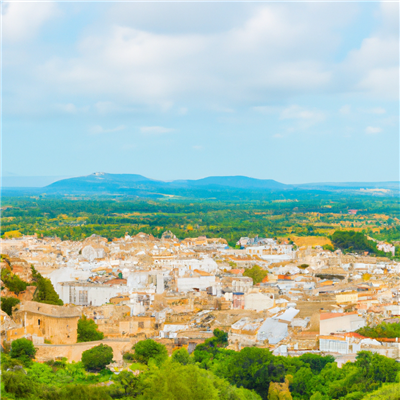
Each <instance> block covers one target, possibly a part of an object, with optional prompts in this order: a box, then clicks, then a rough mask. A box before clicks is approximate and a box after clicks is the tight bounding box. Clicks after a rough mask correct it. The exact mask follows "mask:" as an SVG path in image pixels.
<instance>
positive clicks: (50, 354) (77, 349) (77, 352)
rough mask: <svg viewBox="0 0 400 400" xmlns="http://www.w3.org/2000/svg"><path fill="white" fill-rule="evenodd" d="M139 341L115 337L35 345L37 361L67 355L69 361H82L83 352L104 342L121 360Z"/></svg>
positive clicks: (117, 358)
mask: <svg viewBox="0 0 400 400" xmlns="http://www.w3.org/2000/svg"><path fill="white" fill-rule="evenodd" d="M136 342H137V339H132V340H129V339H119V340H118V339H113V340H108V339H104V340H97V341H94V342H85V343H74V344H61V345H52V344H39V345H36V346H35V347H36V348H37V349H38V351H37V353H36V361H39V362H44V361H47V360H54V359H55V358H56V357H66V358H67V359H68V361H69V362H71V361H76V362H77V361H81V358H82V353H83V352H84V351H86V350H89V349H91V348H92V347H95V346H98V345H99V344H101V343H103V344H106V345H107V346H110V347H112V349H113V352H114V356H113V359H114V360H115V361H121V360H122V355H123V354H124V353H125V352H127V351H130V350H131V348H132V346H133V345H134V344H135V343H136Z"/></svg>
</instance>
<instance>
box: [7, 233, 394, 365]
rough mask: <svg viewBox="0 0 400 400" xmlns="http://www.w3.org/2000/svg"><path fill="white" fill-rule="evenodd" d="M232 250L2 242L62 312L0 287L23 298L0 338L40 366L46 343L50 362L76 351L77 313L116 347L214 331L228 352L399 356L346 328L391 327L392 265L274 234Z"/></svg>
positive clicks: (137, 241)
mask: <svg viewBox="0 0 400 400" xmlns="http://www.w3.org/2000/svg"><path fill="white" fill-rule="evenodd" d="M239 246H240V248H236V249H232V248H229V247H228V245H227V242H226V241H225V240H224V239H222V238H219V239H209V238H206V237H199V238H187V239H184V240H178V239H177V238H176V237H175V236H174V235H173V234H172V233H171V232H165V233H164V234H163V235H162V237H161V239H158V238H155V237H153V236H151V235H147V234H145V233H139V234H137V235H136V236H132V237H131V236H129V235H125V237H123V238H119V239H114V240H113V241H111V242H110V241H108V240H107V239H105V238H102V237H100V236H96V235H92V236H91V237H89V238H87V239H85V240H82V241H79V242H73V241H62V240H60V239H59V238H38V237H36V236H24V237H22V238H14V239H3V240H2V241H1V247H2V250H1V252H2V253H3V254H7V255H8V257H9V260H10V263H11V265H12V266H13V272H14V273H17V274H18V275H19V276H20V277H21V278H23V279H24V280H26V281H28V282H29V279H30V266H31V265H33V266H34V267H35V269H36V270H37V271H39V272H40V273H41V274H42V275H43V276H45V277H47V278H49V279H50V280H51V282H52V284H53V286H54V289H55V290H56V292H57V293H58V295H59V297H60V298H61V299H62V301H63V302H64V306H53V305H47V304H42V303H37V302H34V301H32V300H33V295H34V291H35V288H34V287H32V286H28V288H27V290H26V291H24V292H21V293H19V294H18V295H16V294H15V293H11V292H9V291H8V289H7V288H5V287H3V285H2V292H1V295H2V296H5V297H10V296H13V297H18V298H19V299H20V300H21V302H20V304H18V305H17V306H16V307H15V308H14V312H13V315H12V317H10V316H8V315H7V314H5V313H2V314H1V319H2V328H1V335H2V339H6V340H7V341H12V340H14V339H17V338H20V337H28V338H30V339H32V340H33V341H34V343H35V344H36V345H37V346H38V347H39V349H40V351H39V353H38V354H39V358H40V354H42V358H43V359H45V358H46V356H47V355H48V354H50V353H49V348H47V347H46V346H53V348H52V351H53V352H52V353H51V354H52V355H54V351H56V350H57V346H69V348H73V347H74V346H80V345H81V344H76V341H77V333H76V329H77V323H78V320H79V318H81V317H82V315H85V316H86V317H87V318H91V319H93V320H94V321H95V322H96V324H97V326H98V329H99V330H100V331H101V332H103V333H104V335H105V338H106V339H105V340H109V341H115V343H117V344H118V343H122V342H121V341H123V340H126V341H127V342H129V341H131V342H132V340H139V339H143V338H155V339H157V340H160V341H163V342H164V343H170V348H171V349H172V348H175V347H177V346H180V345H188V346H189V349H193V348H194V347H195V345H196V344H197V343H201V342H202V341H204V340H205V339H206V338H208V337H211V336H212V331H213V330H214V329H215V328H218V329H222V330H225V331H227V332H229V348H231V349H234V350H240V349H241V348H243V347H244V346H259V347H265V348H269V349H271V351H273V352H274V354H279V355H288V354H290V355H301V354H303V353H304V352H310V351H311V352H322V353H329V354H333V355H335V356H336V357H337V358H338V360H343V362H345V361H346V360H347V359H351V358H352V357H353V358H354V357H355V355H356V353H357V351H360V350H370V351H374V352H378V353H380V354H384V355H387V356H388V357H392V358H395V359H398V360H400V343H399V341H400V339H398V338H397V339H394V340H392V339H390V340H389V339H384V338H380V339H379V338H378V339H369V338H365V337H362V336H361V335H358V334H357V333H355V331H356V330H357V329H359V328H361V327H363V326H366V325H368V326H376V325H377V324H380V323H381V322H383V321H386V322H399V321H400V264H399V263H397V262H394V261H391V260H389V259H387V258H377V257H368V256H359V255H344V254H342V253H341V252H340V250H338V251H335V252H330V251H324V250H323V249H322V248H320V247H318V246H317V247H316V248H300V249H296V250H294V248H293V246H292V245H291V244H287V243H278V242H277V241H275V240H274V239H263V238H254V239H249V238H241V239H240V240H239V241H238V246H237V247H239ZM3 264H4V263H2V268H4V267H5V265H3ZM254 265H258V266H260V267H262V268H263V269H265V270H267V271H268V274H267V275H266V276H265V277H264V279H263V280H262V281H261V282H260V283H257V284H256V285H255V284H254V282H253V279H252V278H251V277H249V276H246V275H248V273H246V271H247V270H248V269H249V268H251V267H252V266H254ZM118 346H120V344H118ZM63 348H64V347H63ZM54 349H55V350H54ZM60 349H61V347H60ZM118 349H120V347H118ZM60 351H61V350H60ZM63 351H64V350H63ZM69 351H71V352H72V353H73V350H69ZM121 351H123V350H121ZM72 353H71V354H72ZM68 354H69V353H68Z"/></svg>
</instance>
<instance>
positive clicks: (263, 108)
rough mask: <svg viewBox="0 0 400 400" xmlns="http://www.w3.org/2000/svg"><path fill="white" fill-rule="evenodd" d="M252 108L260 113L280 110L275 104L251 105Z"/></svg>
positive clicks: (272, 112) (275, 112)
mask: <svg viewBox="0 0 400 400" xmlns="http://www.w3.org/2000/svg"><path fill="white" fill-rule="evenodd" d="M253 110H255V111H257V112H259V113H261V114H277V113H278V112H280V111H281V108H280V107H276V106H256V107H253Z"/></svg>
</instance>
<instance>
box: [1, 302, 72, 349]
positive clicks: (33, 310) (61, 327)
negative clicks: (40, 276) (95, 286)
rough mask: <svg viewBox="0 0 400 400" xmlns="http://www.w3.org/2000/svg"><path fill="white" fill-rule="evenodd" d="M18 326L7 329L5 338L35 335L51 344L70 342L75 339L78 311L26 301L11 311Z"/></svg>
mask: <svg viewBox="0 0 400 400" xmlns="http://www.w3.org/2000/svg"><path fill="white" fill-rule="evenodd" d="M13 315H14V321H15V322H16V323H17V324H18V327H16V328H14V329H11V330H9V331H7V339H8V340H15V339H19V338H21V337H28V336H36V337H39V338H40V337H41V338H43V339H45V340H49V341H50V342H51V343H52V344H70V343H76V341H77V329H78V320H79V318H80V312H79V310H77V309H76V308H74V307H62V306H55V305H52V304H43V303H37V302H35V301H26V302H23V303H20V304H19V305H18V306H17V308H16V309H15V311H14V312H13Z"/></svg>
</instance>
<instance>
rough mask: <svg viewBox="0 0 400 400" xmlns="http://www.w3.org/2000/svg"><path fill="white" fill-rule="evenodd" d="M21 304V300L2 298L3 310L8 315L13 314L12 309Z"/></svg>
mask: <svg viewBox="0 0 400 400" xmlns="http://www.w3.org/2000/svg"><path fill="white" fill-rule="evenodd" d="M18 303H20V301H19V299H17V298H15V297H2V298H1V309H2V310H3V311H4V312H5V313H7V314H8V315H11V314H12V308H13V307H14V306H16V305H17V304H18Z"/></svg>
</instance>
